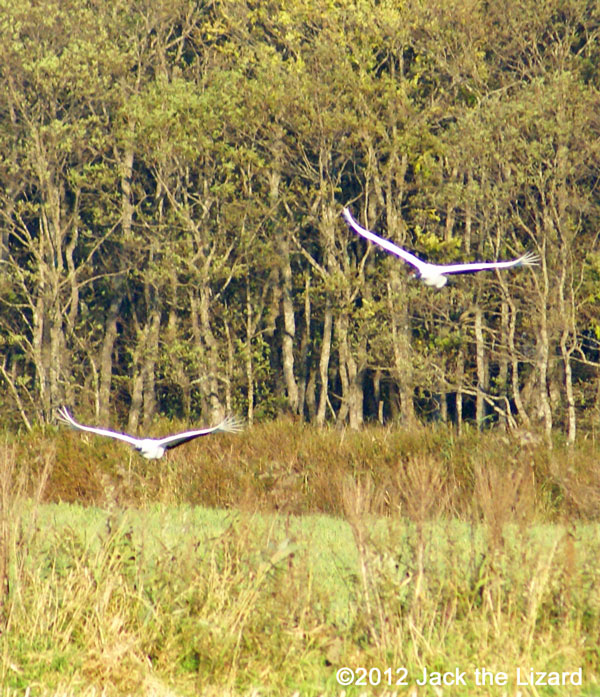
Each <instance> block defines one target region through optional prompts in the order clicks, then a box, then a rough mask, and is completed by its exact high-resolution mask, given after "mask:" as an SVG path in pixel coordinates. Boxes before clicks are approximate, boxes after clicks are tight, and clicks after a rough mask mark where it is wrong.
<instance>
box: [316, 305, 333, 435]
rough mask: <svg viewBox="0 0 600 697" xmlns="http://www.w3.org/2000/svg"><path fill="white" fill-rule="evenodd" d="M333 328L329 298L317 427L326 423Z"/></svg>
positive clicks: (326, 312)
mask: <svg viewBox="0 0 600 697" xmlns="http://www.w3.org/2000/svg"><path fill="white" fill-rule="evenodd" d="M332 328H333V312H332V310H331V301H330V300H329V298H328V299H327V301H326V304H325V316H324V319H323V340H322V343H321V356H320V358H319V377H320V381H321V392H320V394H319V406H318V408H317V425H318V426H323V424H324V423H325V412H326V411H327V400H328V399H329V360H330V357H331V334H332Z"/></svg>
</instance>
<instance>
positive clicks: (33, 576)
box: [0, 423, 600, 697]
mask: <svg viewBox="0 0 600 697" xmlns="http://www.w3.org/2000/svg"><path fill="white" fill-rule="evenodd" d="M278 429H279V430H278ZM299 430H300V431H303V430H304V433H301V436H302V437H293V438H292V434H293V433H295V430H294V428H293V425H290V424H287V423H283V424H280V425H279V426H278V427H277V426H273V425H269V426H265V427H256V430H255V433H254V434H253V435H252V437H250V435H249V434H244V435H242V436H241V437H240V438H239V439H238V440H237V441H236V440H234V439H233V438H230V437H226V438H223V439H222V440H221V441H213V442H212V443H210V444H206V445H205V446H204V447H205V449H204V450H201V449H200V445H199V446H198V448H199V449H198V450H193V449H191V448H190V449H189V450H188V451H185V453H184V449H183V448H182V449H180V450H179V451H175V453H174V454H177V457H174V458H170V459H167V460H166V461H164V462H161V463H158V464H156V463H151V466H150V467H149V465H148V463H145V462H142V461H141V460H140V459H139V458H135V457H133V458H130V457H129V452H128V451H127V450H124V449H121V450H119V449H118V448H117V449H113V445H112V444H110V443H109V444H108V446H106V447H107V449H106V450H103V449H102V448H104V447H105V444H104V442H101V443H100V444H97V443H96V442H95V441H93V442H92V441H89V442H87V441H85V440H81V439H78V438H76V437H74V435H76V434H71V433H69V432H67V433H66V434H63V433H60V434H58V433H51V432H48V433H45V434H44V433H42V434H38V440H39V439H42V440H44V439H45V440H44V447H42V448H39V445H38V448H37V450H34V449H33V443H34V439H33V437H32V439H31V442H29V441H28V439H27V438H25V439H20V440H19V441H16V440H15V441H11V440H10V439H8V438H7V439H6V441H5V443H4V444H3V445H2V446H0V460H1V464H2V475H1V476H0V497H1V504H2V512H1V518H0V580H1V584H2V585H1V594H0V623H1V629H2V632H1V635H0V650H1V659H0V673H1V677H2V680H1V684H2V692H1V693H0V694H1V695H2V696H3V697H8V696H9V695H10V696H11V697H12V695H38V694H39V695H87V696H89V697H92V695H107V696H108V695H125V694H132V695H134V694H135V695H138V694H139V695H156V696H157V697H162V696H167V695H208V696H209V697H210V696H211V695H215V696H216V695H230V696H231V697H234V696H235V697H237V696H246V695H248V696H249V695H257V696H258V695H302V696H303V695H308V696H310V695H314V696H315V697H316V696H318V695H332V696H334V695H347V696H348V697H349V696H351V695H371V694H372V695H392V694H398V695H400V694H407V695H411V697H413V696H414V695H436V696H439V695H441V694H444V695H496V696H498V697H500V696H504V695H517V694H521V695H596V694H600V687H599V686H598V679H599V677H600V660H599V648H598V646H599V643H598V639H599V637H600V583H599V581H600V578H599V576H600V570H599V565H598V558H599V556H600V528H599V527H598V525H597V524H596V522H595V520H594V517H593V513H594V508H593V505H592V504H593V503H594V501H596V500H597V493H596V488H595V481H596V480H595V476H596V475H595V472H594V471H593V469H592V462H593V450H592V449H590V448H589V447H587V446H585V445H584V446H582V448H581V449H580V450H573V449H571V450H561V449H560V447H559V446H557V447H556V448H555V449H553V450H548V449H547V448H542V447H541V446H539V447H536V448H531V447H530V446H527V447H523V446H521V445H519V444H514V443H512V444H511V443H510V442H508V443H505V444H504V447H503V448H502V450H501V449H500V447H499V444H501V441H500V440H498V441H497V442H496V443H495V446H496V447H494V443H492V442H491V440H488V442H487V444H485V443H484V442H483V439H484V438H485V436H481V437H480V436H476V435H475V434H468V435H467V436H465V439H463V440H461V439H456V438H455V437H454V436H452V435H451V433H450V432H448V431H446V432H444V431H443V430H440V431H437V432H428V437H427V438H421V446H420V448H418V447H417V434H412V435H411V434H406V433H405V434H401V433H400V434H398V433H395V432H392V431H384V430H383V429H366V430H365V431H363V432H361V433H360V434H343V433H340V432H334V431H324V432H319V433H317V432H316V431H306V430H305V429H303V428H300V429H299ZM489 438H490V439H491V438H492V436H489ZM493 438H496V436H493ZM444 439H446V441H444ZM276 441H278V442H279V447H278V448H277V445H276ZM411 443H412V445H413V446H414V447H413V448H412V449H411ZM469 443H472V444H474V443H477V444H478V446H477V447H476V448H475V447H471V448H470V449H469V447H468V446H469ZM281 444H284V445H283V448H282V445H281ZM28 448H29V450H28ZM211 449H212V450H211ZM180 453H181V454H180ZM469 453H471V454H470V455H469ZM199 454H201V457H199ZM469 458H470V459H469ZM519 460H520V461H521V464H520V465H519ZM23 462H27V463H28V464H27V465H26V466H25V465H23V464H22V463H23ZM299 463H300V464H299ZM219 465H220V469H219ZM325 468H326V469H325ZM69 476H70V477H71V479H70V480H69ZM202 478H205V487H204V488H203V489H200V490H198V491H197V490H196V489H195V488H194V487H199V486H200V484H199V482H200V481H201V480H202ZM69 481H70V487H69V486H68V482H69ZM236 487H237V488H238V489H239V490H238V489H236ZM65 492H69V496H67V495H65ZM89 492H92V493H93V492H96V493H95V494H94V495H93V496H91V495H90V493H89ZM236 496H237V498H236ZM202 497H209V498H210V499H211V500H209V501H206V500H202ZM67 501H71V502H70V503H69V502H67ZM84 504H85V505H84ZM286 504H287V505H286ZM343 667H349V668H351V669H352V670H353V671H354V677H353V682H354V683H358V684H353V685H349V686H343V685H341V684H340V683H339V682H338V681H337V679H336V675H337V671H338V670H339V669H340V668H343ZM483 669H486V670H487V671H489V672H488V673H483V672H482V671H483ZM531 670H533V671H534V674H533V676H532V675H531V673H530V671H531ZM424 671H426V675H427V678H428V680H429V684H426V685H422V686H421V685H419V684H418V682H417V681H420V682H423V681H424V680H423V678H424ZM537 673H540V674H541V673H545V675H544V676H542V675H536V674H537ZM342 677H343V676H342ZM532 678H533V680H537V681H538V684H537V685H530V684H527V683H528V682H530V681H531V679H532ZM484 679H485V682H486V684H478V683H482V682H484ZM492 680H494V684H490V682H491V681H492ZM444 681H445V682H446V683H449V684H444ZM557 681H559V682H566V684H564V685H563V684H559V685H555V684H552V683H556V682H557ZM372 683H378V684H377V685H375V684H372ZM396 683H399V684H396ZM454 683H457V684H454ZM544 683H550V684H544Z"/></svg>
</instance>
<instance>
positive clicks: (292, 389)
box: [279, 239, 299, 414]
mask: <svg viewBox="0 0 600 697" xmlns="http://www.w3.org/2000/svg"><path fill="white" fill-rule="evenodd" d="M279 253H280V260H281V267H280V269H281V277H282V284H281V309H282V315H283V339H282V342H281V353H282V361H283V377H284V380H285V388H286V391H287V398H288V404H289V407H290V410H291V411H292V413H293V414H297V413H298V404H299V402H298V385H297V383H296V377H295V375H294V339H295V336H296V320H295V317H294V304H293V301H292V267H291V264H290V249H289V241H288V240H287V239H280V241H279Z"/></svg>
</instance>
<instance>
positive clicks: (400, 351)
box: [387, 273, 415, 424]
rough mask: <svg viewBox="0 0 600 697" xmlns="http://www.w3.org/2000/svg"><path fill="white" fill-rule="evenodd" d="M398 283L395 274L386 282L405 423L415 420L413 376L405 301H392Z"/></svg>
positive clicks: (396, 370) (401, 406)
mask: <svg viewBox="0 0 600 697" xmlns="http://www.w3.org/2000/svg"><path fill="white" fill-rule="evenodd" d="M398 285H399V281H398V278H397V276H396V274H395V273H394V275H393V276H392V281H391V282H388V284H387V291H388V292H387V304H388V311H389V317H390V326H391V330H392V344H393V348H394V368H395V373H396V375H397V378H398V393H399V397H400V417H401V419H402V421H403V422H404V423H405V424H412V423H414V421H415V404H414V401H413V393H414V378H413V369H412V357H411V350H410V320H409V317H408V310H407V307H406V303H403V302H397V303H395V302H394V299H395V298H396V297H398V296H399V293H397V292H396V287H397V286H398Z"/></svg>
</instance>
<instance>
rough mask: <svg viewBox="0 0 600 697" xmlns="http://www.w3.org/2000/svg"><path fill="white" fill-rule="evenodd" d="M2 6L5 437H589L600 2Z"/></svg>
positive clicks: (218, 1) (597, 259)
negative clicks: (156, 426)
mask: <svg viewBox="0 0 600 697" xmlns="http://www.w3.org/2000/svg"><path fill="white" fill-rule="evenodd" d="M1 8H2V12H1V13H0V32H1V37H2V40H1V41H0V66H1V67H0V71H1V74H2V79H1V81H0V114H1V116H0V139H1V143H0V200H1V204H0V271H1V273H0V303H1V306H0V343H1V352H0V403H1V406H2V410H3V414H4V422H5V423H13V424H14V425H17V424H19V423H20V424H22V425H25V426H26V427H27V428H31V427H32V425H33V424H34V423H36V422H49V421H51V420H52V419H53V418H54V413H55V409H56V407H57V406H59V405H61V404H63V403H66V404H68V405H70V406H72V407H73V408H74V411H75V414H76V415H78V416H80V417H82V418H83V417H86V418H93V420H94V422H97V423H102V424H108V423H110V422H113V423H121V424H123V425H126V426H127V428H128V430H131V431H135V430H136V429H137V428H138V427H142V426H145V425H148V423H149V422H150V421H151V420H152V419H153V417H154V416H155V415H156V414H164V415H167V416H170V417H177V418H181V419H185V420H189V421H194V422H200V421H202V422H214V421H215V420H216V419H218V418H220V417H221V416H222V414H223V413H224V412H225V411H236V412H239V413H242V414H245V415H246V417H247V418H248V419H249V421H250V422H252V420H254V419H268V418H272V417H274V416H276V415H278V414H281V413H284V412H286V413H292V414H295V415H299V416H301V417H302V418H304V419H306V420H309V421H311V422H314V423H316V424H323V423H325V422H326V421H328V422H337V423H339V424H349V425H350V426H351V427H353V428H356V427H359V426H360V425H361V423H363V421H365V420H380V421H382V422H386V421H387V422H389V421H402V422H411V421H415V420H432V419H441V420H444V421H452V422H455V423H456V424H458V426H459V427H460V426H461V424H462V423H463V421H464V420H466V419H469V420H473V421H474V422H475V423H477V424H478V425H479V426H485V425H486V424H497V425H498V427H510V428H514V427H517V428H525V429H527V430H529V431H533V432H539V433H541V434H543V435H545V436H546V437H550V436H551V435H552V433H553V432H554V431H555V432H557V433H563V434H564V437H565V438H566V439H567V440H568V441H573V440H574V439H575V435H576V430H577V428H578V427H579V428H582V429H593V428H594V426H595V424H596V423H597V422H598V419H599V418H600V380H599V377H598V366H599V365H600V345H599V339H600V248H599V245H598V232H597V231H598V223H599V220H598V219H599V204H600V192H599V191H598V182H599V172H600V169H599V164H600V98H599V97H600V92H599V88H600V48H599V44H598V33H599V28H600V7H599V6H598V3H596V2H592V1H591V0H547V1H546V0H535V1H534V0H524V1H523V2H519V3H516V2H510V1H507V0H504V1H502V0H501V1H497V2H491V3H489V2H483V1H481V0H406V2H395V1H391V0H390V1H386V0H382V1H381V2H377V1H375V0H328V1H325V0H286V2H283V1H282V0H277V1H275V0H273V1H271V0H256V1H254V2H250V1H243V0H215V1H214V2H189V1H187V0H168V1H167V0H133V1H131V0H111V1H109V2H106V1H105V0H88V1H87V2H86V1H84V0H47V1H46V0H45V1H43V2H36V1H34V0H2V2H1ZM344 205H349V206H350V208H351V210H352V211H353V213H354V215H355V216H356V217H357V219H358V220H360V222H361V223H362V224H364V225H365V226H367V227H369V228H371V229H373V230H375V231H377V232H378V233H379V234H381V235H383V236H385V237H387V238H389V239H393V240H394V241H396V242H398V243H399V244H401V245H402V246H404V247H406V248H408V249H411V250H412V251H414V252H415V253H417V254H419V255H421V256H422V257H424V258H428V259H429V260H433V261H438V262H441V263H450V262H452V261H455V260H474V259H481V260H494V259H499V258H512V257H514V256H516V255H519V254H521V253H523V252H524V251H525V250H532V251H535V252H537V253H539V254H540V256H541V263H540V266H539V267H537V268H535V269H533V270H531V269H517V270H514V271H508V272H503V273H496V272H491V273H482V274H477V275H474V276H467V277H455V278H453V279H452V280H451V282H450V283H449V284H448V286H446V287H445V288H444V289H442V290H441V291H434V290H431V289H428V288H425V287H424V286H422V285H421V284H418V283H415V282H413V281H411V280H410V279H409V277H408V269H407V268H406V267H405V265H404V264H403V263H402V262H400V261H399V260H397V259H395V258H391V257H389V256H388V255H386V254H385V253H383V252H382V251H380V250H378V249H375V248H369V246H368V245H367V244H366V243H365V242H364V241H363V240H361V239H359V238H357V236H356V235H354V234H353V233H352V232H349V231H348V229H347V227H346V225H345V224H344V222H343V220H342V218H341V216H340V213H341V210H342V207H343V206H344Z"/></svg>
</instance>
